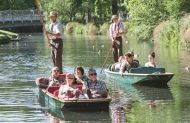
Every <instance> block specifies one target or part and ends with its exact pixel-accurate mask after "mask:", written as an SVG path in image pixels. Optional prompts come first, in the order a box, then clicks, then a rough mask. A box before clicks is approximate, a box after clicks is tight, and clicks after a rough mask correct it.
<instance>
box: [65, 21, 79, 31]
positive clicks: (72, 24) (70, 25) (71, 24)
mask: <svg viewBox="0 0 190 123" xmlns="http://www.w3.org/2000/svg"><path fill="white" fill-rule="evenodd" d="M78 25H79V23H78V22H69V23H67V25H66V27H65V33H66V34H72V33H73V32H74V29H75V27H76V26H78Z"/></svg>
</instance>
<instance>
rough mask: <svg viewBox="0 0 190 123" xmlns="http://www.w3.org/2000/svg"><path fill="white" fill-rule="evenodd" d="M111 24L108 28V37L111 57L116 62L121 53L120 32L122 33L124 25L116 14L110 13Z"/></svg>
mask: <svg viewBox="0 0 190 123" xmlns="http://www.w3.org/2000/svg"><path fill="white" fill-rule="evenodd" d="M111 19H112V22H113V23H112V24H111V25H110V28H109V33H110V37H111V40H112V44H113V48H112V49H113V57H114V61H115V63H116V62H118V58H119V57H120V56H122V55H123V51H122V34H124V26H123V24H122V23H120V22H118V16H117V15H112V18H111Z"/></svg>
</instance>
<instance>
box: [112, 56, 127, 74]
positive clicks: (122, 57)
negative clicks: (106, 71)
mask: <svg viewBox="0 0 190 123" xmlns="http://www.w3.org/2000/svg"><path fill="white" fill-rule="evenodd" d="M123 61H124V56H120V57H119V58H118V62H116V63H114V64H112V65H111V68H110V69H111V71H119V70H120V67H121V64H122V62H123Z"/></svg>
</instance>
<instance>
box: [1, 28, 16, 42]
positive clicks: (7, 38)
mask: <svg viewBox="0 0 190 123" xmlns="http://www.w3.org/2000/svg"><path fill="white" fill-rule="evenodd" d="M17 36H18V34H17V33H13V32H9V31H4V30H0V44H7V43H9V41H10V39H11V38H16V37H17Z"/></svg>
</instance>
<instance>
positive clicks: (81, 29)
mask: <svg viewBox="0 0 190 123" xmlns="http://www.w3.org/2000/svg"><path fill="white" fill-rule="evenodd" d="M86 32H87V27H86V26H85V25H83V24H77V25H76V26H75V27H74V34H87V33H86Z"/></svg>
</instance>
